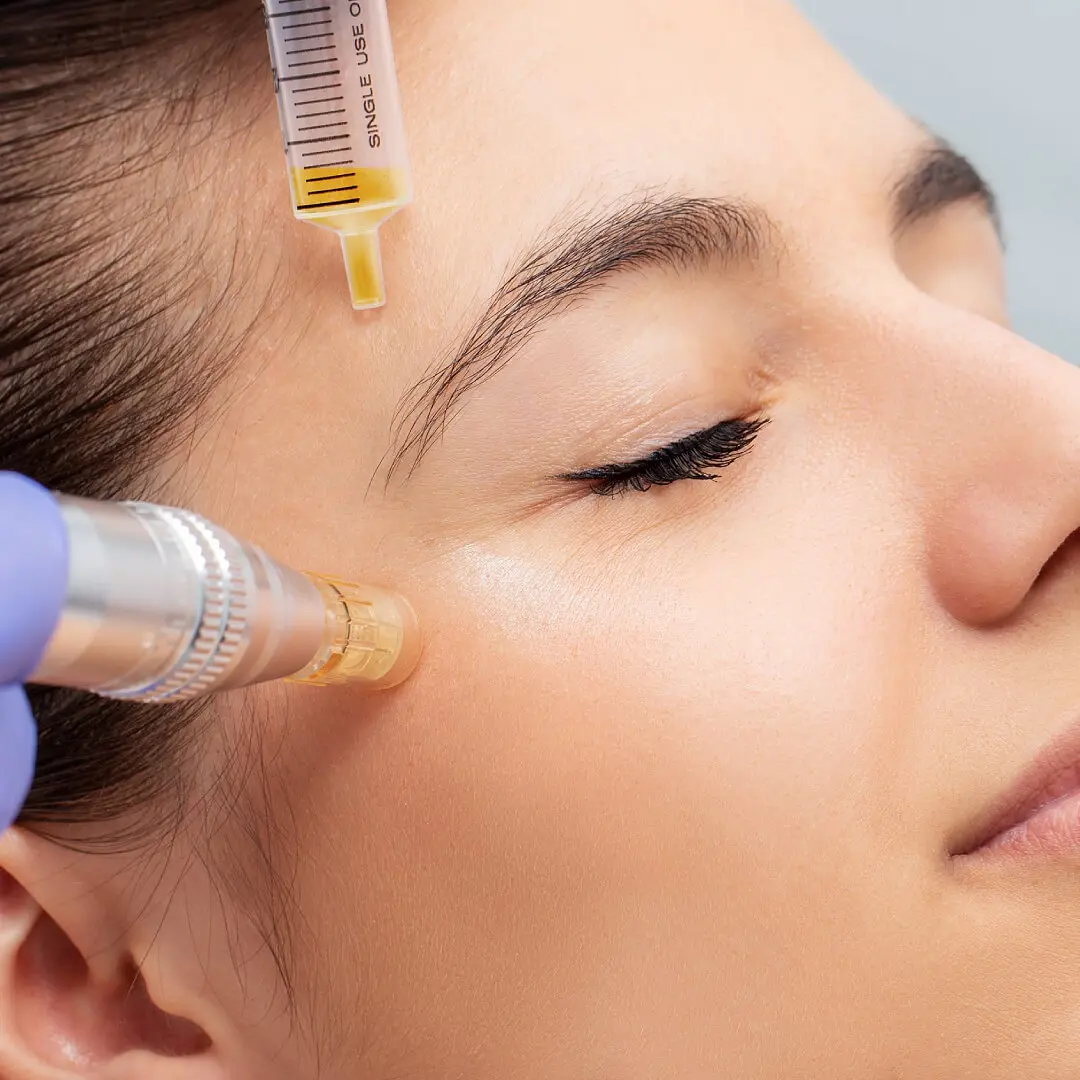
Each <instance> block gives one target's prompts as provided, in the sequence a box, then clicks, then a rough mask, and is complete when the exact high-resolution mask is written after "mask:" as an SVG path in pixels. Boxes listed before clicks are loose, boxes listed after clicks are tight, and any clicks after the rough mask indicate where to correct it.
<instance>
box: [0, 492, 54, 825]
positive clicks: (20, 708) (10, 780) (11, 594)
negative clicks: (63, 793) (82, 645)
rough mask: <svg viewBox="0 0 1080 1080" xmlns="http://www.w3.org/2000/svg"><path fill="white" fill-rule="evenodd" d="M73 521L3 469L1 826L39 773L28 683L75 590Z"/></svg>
mask: <svg viewBox="0 0 1080 1080" xmlns="http://www.w3.org/2000/svg"><path fill="white" fill-rule="evenodd" d="M67 578H68V542H67V529H66V527H65V525H64V519H63V518H62V517H61V515H60V507H59V506H58V505H57V502H56V500H55V499H54V498H53V497H52V495H50V494H49V492H48V491H46V490H45V488H43V487H41V486H40V485H38V484H35V483H34V482H33V481H31V480H27V479H26V477H24V476H18V475H16V474H15V473H0V832H3V831H5V830H6V829H7V828H8V826H10V825H11V824H12V822H13V821H14V820H15V819H16V818H17V817H18V815H19V812H20V810H21V809H22V806H23V803H24V802H25V801H26V796H27V794H28V793H29V791H30V785H31V783H32V782H33V778H34V762H35V758H36V755H37V728H36V726H35V724H34V718H33V715H32V714H31V712H30V705H29V703H28V702H27V700H26V694H25V693H24V692H23V688H22V685H21V683H22V682H23V681H24V680H25V679H26V678H27V677H28V676H29V675H30V674H31V673H32V672H33V671H34V669H35V668H36V667H37V666H38V663H39V662H40V660H41V657H42V654H43V653H44V652H45V646H46V645H48V643H49V638H50V637H52V633H53V630H54V629H55V628H56V624H57V622H58V621H59V618H60V611H61V609H62V607H63V604H64V597H65V595H66V592H67Z"/></svg>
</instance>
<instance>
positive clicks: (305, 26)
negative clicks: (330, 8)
mask: <svg viewBox="0 0 1080 1080" xmlns="http://www.w3.org/2000/svg"><path fill="white" fill-rule="evenodd" d="M333 25H334V20H333V19H319V20H317V21H316V22H298V23H293V24H292V25H291V26H283V27H282V28H281V29H282V30H310V29H311V28H312V27H313V26H333Z"/></svg>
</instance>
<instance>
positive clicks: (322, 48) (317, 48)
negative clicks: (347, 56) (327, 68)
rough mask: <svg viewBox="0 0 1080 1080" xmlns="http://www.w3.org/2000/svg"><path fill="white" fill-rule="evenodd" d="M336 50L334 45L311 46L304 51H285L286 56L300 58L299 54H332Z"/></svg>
mask: <svg viewBox="0 0 1080 1080" xmlns="http://www.w3.org/2000/svg"><path fill="white" fill-rule="evenodd" d="M336 48H337V46H336V45H311V46H309V47H308V48H306V49H286V50H285V55H286V56H300V55H301V53H311V52H333V51H334V50H335V49H336Z"/></svg>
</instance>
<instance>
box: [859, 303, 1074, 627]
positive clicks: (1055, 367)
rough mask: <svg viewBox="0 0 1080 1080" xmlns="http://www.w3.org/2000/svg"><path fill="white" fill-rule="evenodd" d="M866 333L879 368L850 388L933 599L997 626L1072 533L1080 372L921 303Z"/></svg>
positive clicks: (989, 327) (969, 318) (866, 370)
mask: <svg viewBox="0 0 1080 1080" xmlns="http://www.w3.org/2000/svg"><path fill="white" fill-rule="evenodd" d="M872 325H873V329H872V331H871V333H872V336H873V337H874V338H876V340H877V347H878V348H879V349H880V350H881V355H880V356H879V357H877V358H875V357H871V358H869V360H868V363H866V364H859V365H857V366H858V374H856V375H855V377H854V379H853V386H854V388H855V392H857V393H861V394H862V395H863V398H864V400H865V402H866V407H867V409H868V416H869V418H870V420H871V423H872V425H873V426H874V427H875V428H877V430H878V431H879V432H881V433H887V434H884V435H883V437H882V439H881V443H880V447H879V452H884V453H887V454H889V455H890V456H891V457H893V459H894V460H893V464H894V466H895V468H894V469H892V470H890V471H891V472H894V473H895V474H896V475H898V476H899V477H900V478H901V480H900V482H901V483H902V484H903V486H904V491H905V495H906V496H907V497H908V498H909V499H910V500H911V502H912V504H913V505H914V506H915V507H917V508H918V520H919V528H920V529H921V530H922V532H923V536H924V544H925V548H924V549H925V552H926V560H927V569H928V573H929V575H930V578H931V583H932V586H933V588H934V591H935V593H936V595H937V596H938V597H939V599H940V600H941V602H942V603H944V604H945V606H946V607H948V608H949V610H950V612H951V613H952V614H953V615H954V616H955V617H957V618H959V619H961V620H962V621H965V622H970V623H987V622H994V621H998V620H1000V619H1002V618H1004V617H1007V616H1008V615H1009V614H1010V613H1011V612H1012V611H1013V610H1014V609H1015V608H1016V607H1017V606H1018V605H1019V604H1020V603H1022V602H1023V599H1024V597H1025V596H1026V595H1027V593H1028V591H1029V589H1030V588H1031V585H1032V583H1033V582H1034V581H1035V580H1036V579H1037V578H1038V576H1039V574H1040V572H1041V570H1042V568H1043V566H1044V565H1045V564H1046V562H1047V561H1048V560H1049V559H1050V558H1051V557H1052V556H1053V554H1054V553H1055V551H1057V550H1058V548H1059V547H1061V545H1062V544H1063V543H1064V542H1065V541H1066V540H1067V539H1068V538H1069V537H1070V536H1071V535H1072V534H1073V533H1074V532H1076V531H1077V530H1078V529H1080V371H1077V370H1075V369H1073V368H1071V367H1070V366H1069V365H1068V364H1066V363H1065V362H1064V361H1062V360H1060V359H1059V358H1057V357H1055V356H1052V355H1050V354H1049V353H1046V352H1044V351H1043V350H1041V349H1039V348H1038V347H1036V346H1034V345H1032V344H1030V343H1028V342H1026V341H1024V340H1023V339H1021V338H1019V337H1018V336H1016V335H1014V334H1012V333H1010V332H1009V331H1007V330H1005V329H1004V328H1002V327H999V326H996V325H994V324H992V323H990V322H988V321H987V320H985V319H981V318H978V317H976V316H974V315H971V314H968V313H965V312H962V311H958V310H957V309H955V308H950V307H948V306H946V305H944V304H941V303H939V302H937V301H935V300H933V299H931V298H928V297H925V296H923V295H922V294H918V295H916V296H912V297H910V298H909V301H908V303H906V304H904V305H902V306H901V307H898V308H897V309H896V310H895V311H890V312H889V313H888V314H879V315H877V316H876V317H874V318H873V319H872ZM864 329H865V327H864ZM852 374H854V372H853V373H852ZM876 438H877V436H875V439H876Z"/></svg>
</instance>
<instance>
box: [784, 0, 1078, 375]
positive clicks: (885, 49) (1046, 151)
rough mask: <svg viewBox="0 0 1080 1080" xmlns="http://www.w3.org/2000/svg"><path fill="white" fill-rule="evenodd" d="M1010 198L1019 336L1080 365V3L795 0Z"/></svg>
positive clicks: (1006, 203) (1005, 201)
mask: <svg viewBox="0 0 1080 1080" xmlns="http://www.w3.org/2000/svg"><path fill="white" fill-rule="evenodd" d="M796 2H797V4H798V6H799V7H801V8H802V10H803V11H804V12H805V13H806V14H807V16H809V18H810V19H811V20H812V21H813V22H815V23H816V24H817V26H818V27H819V29H821V30H822V31H823V32H824V34H825V35H826V37H828V38H829V39H830V40H831V41H832V42H833V44H834V45H836V46H837V47H838V48H839V49H840V51H841V52H843V53H845V54H846V55H847V57H848V59H849V60H851V61H852V62H853V63H854V64H855V66H856V67H858V68H859V69H860V70H861V71H862V73H863V74H864V75H865V76H866V77H867V78H868V79H869V80H870V81H871V82H872V83H874V84H875V85H876V86H877V87H878V88H879V89H880V90H882V91H883V92H884V93H885V94H887V95H888V96H889V97H891V98H892V99H893V100H894V101H896V102H897V103H898V104H899V105H901V106H902V107H903V108H904V109H906V110H907V111H908V112H910V113H911V114H912V115H913V116H915V117H917V118H918V119H919V120H922V121H923V122H924V123H926V124H928V125H929V126H930V127H931V128H933V129H934V131H936V132H937V133H938V134H941V135H944V136H945V138H947V139H948V140H949V141H950V142H952V143H953V144H954V145H955V146H956V148H957V149H958V150H960V151H962V152H963V153H964V154H966V155H967V156H968V157H969V158H970V159H971V160H972V161H973V162H974V163H975V165H976V166H977V167H978V168H979V170H980V172H982V173H983V174H984V175H985V176H986V178H987V179H988V180H989V181H990V183H991V185H992V186H993V187H994V189H995V190H996V191H997V193H998V196H999V197H1000V199H1001V204H1002V211H1003V216H1004V220H1005V231H1006V240H1007V243H1008V249H1009V274H1010V294H1011V301H1012V304H1011V308H1012V316H1013V320H1014V322H1015V324H1016V329H1017V330H1018V331H1019V332H1020V333H1022V334H1023V335H1024V336H1025V337H1028V338H1030V339H1031V340H1033V341H1035V342H1036V343H1038V344H1039V345H1042V346H1043V347H1044V348H1047V349H1050V350H1052V351H1054V352H1056V353H1058V354H1059V355H1061V356H1064V357H1066V358H1067V359H1069V360H1071V361H1073V363H1080V51H1078V46H1080V0H796Z"/></svg>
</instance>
